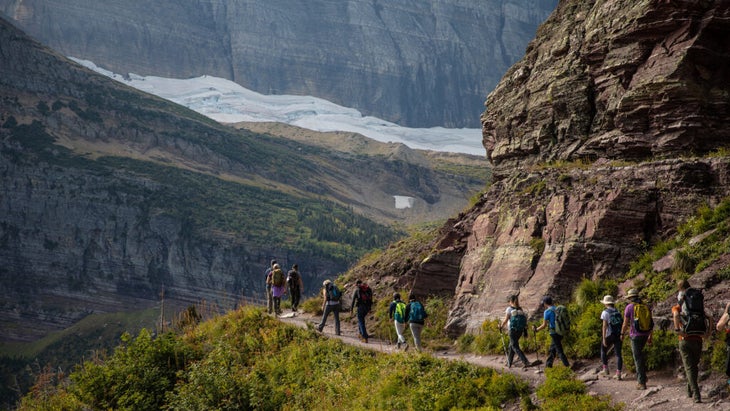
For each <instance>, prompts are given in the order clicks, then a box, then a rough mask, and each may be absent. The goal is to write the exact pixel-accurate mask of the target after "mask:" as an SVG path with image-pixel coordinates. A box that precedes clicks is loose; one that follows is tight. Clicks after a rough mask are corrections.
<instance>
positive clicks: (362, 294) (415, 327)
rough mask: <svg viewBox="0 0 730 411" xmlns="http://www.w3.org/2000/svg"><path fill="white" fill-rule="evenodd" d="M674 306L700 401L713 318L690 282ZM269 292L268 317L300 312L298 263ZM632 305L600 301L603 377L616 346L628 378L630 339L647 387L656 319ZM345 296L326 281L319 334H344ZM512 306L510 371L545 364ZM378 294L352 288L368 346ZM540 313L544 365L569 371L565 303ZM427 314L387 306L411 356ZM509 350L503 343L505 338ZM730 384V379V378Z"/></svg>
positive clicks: (729, 318) (691, 393)
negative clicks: (625, 352) (530, 347)
mask: <svg viewBox="0 0 730 411" xmlns="http://www.w3.org/2000/svg"><path fill="white" fill-rule="evenodd" d="M677 289H678V294H677V303H676V304H675V305H673V306H672V321H671V324H672V325H673V327H674V331H675V332H676V333H677V337H678V348H679V353H680V356H681V358H682V363H683V366H684V372H685V377H686V381H687V396H688V397H690V398H692V399H693V400H694V401H695V402H697V403H700V402H702V396H701V392H700V388H699V385H698V374H699V363H700V357H701V354H702V341H703V339H704V338H706V337H708V336H709V335H710V334H711V331H712V330H711V327H710V324H711V323H712V318H711V316H710V315H708V314H707V312H706V311H705V309H704V297H703V294H702V292H701V290H699V289H697V288H692V287H690V284H689V283H688V282H687V280H680V281H678V282H677ZM266 290H267V306H268V312H269V313H272V311H273V312H275V313H276V314H277V315H279V314H281V297H282V295H284V294H285V293H287V292H289V294H290V295H291V300H292V311H294V312H296V311H297V309H298V306H299V302H300V299H301V294H302V290H303V282H302V276H301V274H300V273H299V271H298V267H297V265H296V264H294V265H293V266H292V269H291V270H290V271H289V272H288V273H287V274H286V275H284V273H283V270H282V269H281V267H280V266H279V264H278V263H277V262H276V260H272V261H271V266H270V267H269V269H268V270H267V271H266ZM626 299H627V300H628V304H627V305H626V307H625V308H624V309H623V310H619V309H618V308H617V307H616V300H615V299H614V297H613V296H611V295H605V296H604V297H603V299H602V300H600V303H602V304H603V305H604V310H603V311H602V312H601V314H600V320H601V347H600V358H601V364H602V368H601V371H600V372H601V373H602V374H603V375H605V376H610V372H609V365H608V364H609V353H610V351H611V349H612V348H613V352H614V354H615V356H616V370H615V375H614V377H613V378H615V379H617V380H622V379H623V357H622V348H623V344H624V341H625V338H626V337H628V338H629V341H630V344H631V352H632V356H633V360H634V365H635V369H636V381H637V385H636V388H637V389H639V390H645V389H646V383H647V373H646V371H647V366H646V352H645V351H646V350H645V349H646V346H647V345H648V344H651V342H652V331H653V329H654V320H653V314H652V310H651V307H650V305H649V304H646V303H644V302H643V301H642V299H641V297H640V296H639V290H637V289H630V290H629V291H628V292H627V293H626ZM342 300H343V297H342V292H341V290H340V289H339V288H338V287H337V286H336V285H335V284H334V283H333V282H332V281H330V280H325V281H324V282H323V283H322V320H321V322H320V323H319V324H318V325H317V326H316V328H317V330H318V331H320V332H321V331H322V330H323V329H324V327H325V325H326V323H327V318H328V317H329V315H330V313H332V314H333V315H334V321H335V324H334V328H335V334H336V335H340V316H339V313H340V311H342V310H343V301H342ZM508 304H509V306H508V307H507V309H506V310H505V316H504V318H503V320H502V321H501V322H500V323H499V330H500V333H501V332H502V330H503V329H505V327H506V328H507V330H508V333H507V335H508V337H509V346H508V347H507V345H505V346H504V349H505V355H506V357H507V366H508V367H512V364H513V361H514V357H515V355H516V356H517V357H518V358H519V360H520V361H521V362H522V364H523V368H527V367H532V366H535V365H539V364H541V362H540V361H539V360H537V361H534V362H530V361H529V360H528V359H527V357H526V356H525V353H524V352H523V351H522V349H521V348H520V338H523V337H527V335H528V325H527V320H528V316H527V314H526V312H525V311H524V310H523V309H522V308H521V307H520V303H519V296H518V295H516V294H515V295H511V296H510V297H509V298H508ZM372 305H373V291H372V289H371V288H370V287H369V286H368V284H366V283H364V282H363V281H361V280H357V281H356V283H355V290H354V292H353V294H352V300H351V303H350V305H349V311H350V312H356V315H357V325H358V334H359V338H360V340H361V341H362V342H364V343H367V342H368V339H369V338H370V334H368V331H367V326H366V318H367V315H368V314H369V313H370V311H371V310H372ZM541 308H542V309H543V310H544V311H543V315H542V323H541V324H540V325H539V326H536V327H535V326H533V333H537V332H539V331H541V330H544V329H548V332H549V335H550V340H551V342H550V348H549V350H548V357H547V359H546V361H545V366H546V367H552V366H553V363H554V361H555V359H559V360H560V361H561V362H562V364H563V365H564V366H566V367H570V363H569V361H568V358H567V356H566V355H565V352H564V350H563V338H564V337H565V336H566V334H567V333H568V330H569V328H570V318H569V315H568V311H567V309H566V308H565V307H564V306H562V305H557V306H556V305H555V303H554V302H553V299H552V298H551V297H550V296H545V297H543V298H542V300H541ZM427 316H428V314H427V313H426V310H425V308H424V306H423V304H422V303H421V302H420V301H419V300H418V299H417V298H416V296H415V295H414V294H413V293H411V295H409V297H408V302H405V301H403V300H402V299H401V295H400V293H394V294H393V301H392V302H391V303H390V305H389V307H388V318H389V319H390V320H392V321H393V325H394V327H395V331H396V335H397V342H396V346H397V348H398V349H400V348H401V347H403V348H404V350H408V343H407V341H406V337H405V329H406V325H408V326H409V327H410V330H411V334H412V336H413V343H414V345H415V348H416V350H418V351H421V350H422V346H421V332H422V330H423V327H424V325H425V319H426V318H427ZM714 328H715V329H716V330H717V331H720V332H725V333H728V334H730V303H728V304H727V306H726V307H725V309H724V311H723V314H722V316H721V317H720V319H719V321H718V322H717V324H716V325H715V327H714ZM725 341H726V343H727V360H726V364H725V373H726V375H727V376H728V378H730V335H727V336H726V338H725ZM503 344H504V340H503ZM728 384H730V379H729V380H728Z"/></svg>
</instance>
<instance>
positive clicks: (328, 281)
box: [322, 280, 332, 287]
mask: <svg viewBox="0 0 730 411" xmlns="http://www.w3.org/2000/svg"><path fill="white" fill-rule="evenodd" d="M331 282H332V281H330V280H324V282H323V283H322V286H324V287H327V284H330V283H331Z"/></svg>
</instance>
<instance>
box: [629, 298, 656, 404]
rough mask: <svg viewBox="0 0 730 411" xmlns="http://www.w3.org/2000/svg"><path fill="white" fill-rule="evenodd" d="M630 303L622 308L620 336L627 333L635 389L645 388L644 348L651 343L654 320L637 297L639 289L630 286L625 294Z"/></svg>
mask: <svg viewBox="0 0 730 411" xmlns="http://www.w3.org/2000/svg"><path fill="white" fill-rule="evenodd" d="M626 298H628V299H629V301H630V303H629V304H628V305H627V306H626V308H625V309H624V324H623V326H621V338H624V337H625V336H626V334H629V338H631V352H632V354H633V357H634V365H635V366H636V381H637V384H636V389H637V390H645V389H646V381H647V378H646V355H645V353H644V348H645V347H646V344H651V338H652V337H651V335H652V330H653V328H654V322H653V320H652V319H651V308H650V307H649V306H648V305H647V304H644V303H643V302H642V301H641V298H639V290H637V289H635V288H632V289H630V290H629V292H628V293H627V294H626Z"/></svg>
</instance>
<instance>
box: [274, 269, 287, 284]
mask: <svg viewBox="0 0 730 411" xmlns="http://www.w3.org/2000/svg"><path fill="white" fill-rule="evenodd" d="M285 281H286V278H284V272H283V271H281V268H277V269H276V270H274V271H273V272H272V273H271V284H273V285H275V286H277V287H281V286H282V285H284V282H285Z"/></svg>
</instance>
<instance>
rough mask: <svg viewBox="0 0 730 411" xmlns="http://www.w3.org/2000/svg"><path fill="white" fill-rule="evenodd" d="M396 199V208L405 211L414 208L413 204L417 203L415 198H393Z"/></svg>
mask: <svg viewBox="0 0 730 411" xmlns="http://www.w3.org/2000/svg"><path fill="white" fill-rule="evenodd" d="M393 198H395V208H397V209H399V210H400V209H404V208H413V204H414V202H415V201H416V199H415V198H413V197H408V196H393Z"/></svg>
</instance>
